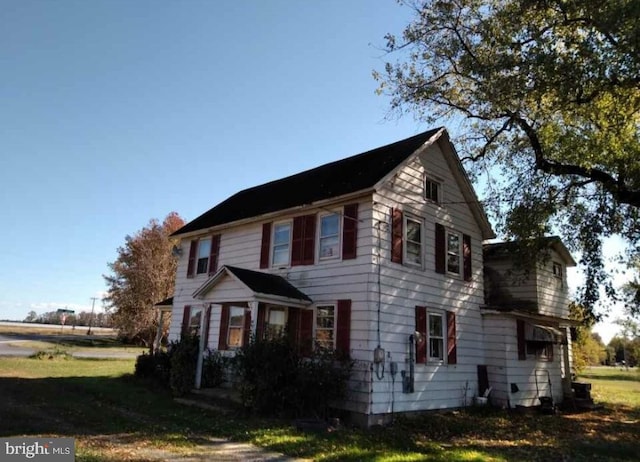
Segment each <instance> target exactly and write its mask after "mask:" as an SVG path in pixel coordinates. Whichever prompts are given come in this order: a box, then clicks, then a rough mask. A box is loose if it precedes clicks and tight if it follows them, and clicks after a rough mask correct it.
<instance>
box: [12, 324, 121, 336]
mask: <svg viewBox="0 0 640 462" xmlns="http://www.w3.org/2000/svg"><path fill="white" fill-rule="evenodd" d="M88 330H89V326H76V327H75V328H74V327H73V326H60V325H56V324H37V323H26V322H8V321H2V322H0V334H5V333H11V332H15V333H20V334H43V335H51V334H55V333H56V331H57V333H60V334H64V335H86V334H87V331H88ZM91 335H106V336H115V335H116V331H115V329H111V328H107V327H92V328H91Z"/></svg>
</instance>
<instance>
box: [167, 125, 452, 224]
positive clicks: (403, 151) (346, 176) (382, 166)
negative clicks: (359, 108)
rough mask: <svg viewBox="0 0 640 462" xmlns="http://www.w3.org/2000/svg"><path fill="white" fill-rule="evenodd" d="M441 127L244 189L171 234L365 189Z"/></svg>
mask: <svg viewBox="0 0 640 462" xmlns="http://www.w3.org/2000/svg"><path fill="white" fill-rule="evenodd" d="M442 130H443V129H442V128H436V129H433V130H429V131H426V132H424V133H421V134H419V135H415V136H412V137H411V138H407V139H405V140H402V141H397V142H395V143H392V144H388V145H386V146H382V147H379V148H376V149H373V150H371V151H367V152H364V153H362V154H358V155H355V156H352V157H347V158H346V159H342V160H338V161H335V162H331V163H329V164H325V165H321V166H320V167H316V168H313V169H311V170H306V171H304V172H301V173H297V174H295V175H292V176H288V177H286V178H282V179H280V180H276V181H271V182H269V183H265V184H262V185H260V186H254V187H253V188H249V189H245V190H243V191H240V192H238V193H236V194H234V195H233V196H231V197H229V198H228V199H226V200H224V201H223V202H221V203H219V204H218V205H216V206H215V207H213V208H212V209H210V210H208V211H207V212H205V213H203V214H202V215H200V216H199V217H197V218H195V219H194V220H192V221H190V222H189V223H187V224H186V225H184V226H183V227H182V228H180V229H179V230H177V231H176V232H174V233H173V234H172V236H179V235H181V234H187V233H190V232H193V231H198V230H201V229H207V228H211V227H214V226H218V225H223V224H226V223H231V222H234V221H238V220H242V219H245V218H252V217H256V216H260V215H263V214H266V213H270V212H277V211H280V210H285V209H288V208H291V207H296V206H302V205H308V204H312V203H314V202H317V201H320V200H323V199H330V198H333V197H339V196H343V195H346V194H350V193H355V192H358V191H362V190H366V189H368V188H371V187H373V186H374V185H375V184H376V183H377V182H378V181H379V180H381V179H382V178H383V177H384V176H385V175H387V174H388V173H389V172H391V171H392V170H393V169H395V168H396V167H397V166H398V165H400V164H401V163H402V162H403V161H404V160H405V159H407V158H408V157H409V156H411V155H412V154H413V153H414V152H415V151H416V150H417V149H418V148H420V147H421V146H422V145H423V144H424V143H426V142H427V141H428V140H429V139H430V138H431V137H433V136H434V135H435V134H437V133H438V132H439V131H442Z"/></svg>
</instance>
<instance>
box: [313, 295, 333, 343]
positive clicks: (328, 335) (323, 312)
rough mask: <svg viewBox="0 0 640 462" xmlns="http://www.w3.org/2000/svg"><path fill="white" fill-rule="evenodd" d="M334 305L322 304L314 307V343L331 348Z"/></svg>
mask: <svg viewBox="0 0 640 462" xmlns="http://www.w3.org/2000/svg"><path fill="white" fill-rule="evenodd" d="M335 313H336V311H335V306H334V305H323V306H318V308H317V309H316V344H317V345H318V346H319V347H320V348H324V349H328V350H331V349H333V347H334V326H335Z"/></svg>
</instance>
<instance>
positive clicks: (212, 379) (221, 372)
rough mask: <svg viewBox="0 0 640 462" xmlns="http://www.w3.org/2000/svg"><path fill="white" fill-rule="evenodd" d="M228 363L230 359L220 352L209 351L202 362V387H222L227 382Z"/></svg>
mask: <svg viewBox="0 0 640 462" xmlns="http://www.w3.org/2000/svg"><path fill="white" fill-rule="evenodd" d="M228 362H229V361H228V359H227V358H225V357H224V356H222V355H221V354H220V352H219V351H216V350H209V349H207V351H206V352H205V354H204V358H203V360H202V386H203V387H205V388H213V387H218V386H220V385H221V384H222V383H223V382H224V380H225V370H226V367H227V364H228Z"/></svg>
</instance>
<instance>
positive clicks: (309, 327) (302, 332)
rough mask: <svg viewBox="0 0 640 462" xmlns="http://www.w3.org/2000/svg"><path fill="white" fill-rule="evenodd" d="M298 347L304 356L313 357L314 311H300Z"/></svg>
mask: <svg viewBox="0 0 640 462" xmlns="http://www.w3.org/2000/svg"><path fill="white" fill-rule="evenodd" d="M299 326H300V327H299V330H298V345H300V354H302V356H311V352H312V351H313V310H300V322H299Z"/></svg>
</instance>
